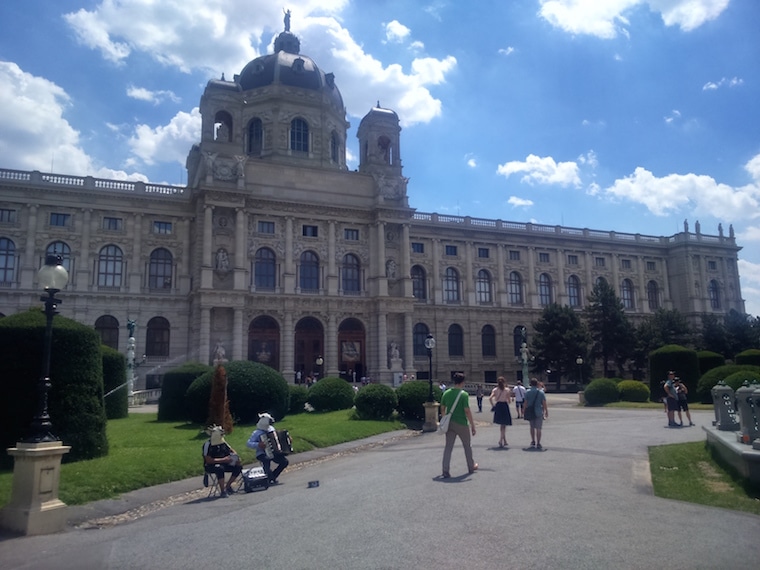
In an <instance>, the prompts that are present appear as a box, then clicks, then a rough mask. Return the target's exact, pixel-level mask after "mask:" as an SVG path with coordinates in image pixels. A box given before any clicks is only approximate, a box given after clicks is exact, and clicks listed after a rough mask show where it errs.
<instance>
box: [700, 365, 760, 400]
mask: <svg viewBox="0 0 760 570" xmlns="http://www.w3.org/2000/svg"><path fill="white" fill-rule="evenodd" d="M743 370H749V371H750V372H760V366H751V365H748V364H741V365H740V364H726V365H724V366H718V367H717V368H713V369H712V370H708V371H707V372H706V373H704V374H703V375H702V377H701V378H700V379H699V382H698V383H697V398H698V400H699V401H700V402H702V403H703V404H712V394H711V392H710V391H711V390H712V389H713V387H714V386H715V385H716V384H717V383H718V382H720V381H721V380H725V379H726V378H728V377H729V376H730V375H731V374H734V373H736V372H741V371H743Z"/></svg>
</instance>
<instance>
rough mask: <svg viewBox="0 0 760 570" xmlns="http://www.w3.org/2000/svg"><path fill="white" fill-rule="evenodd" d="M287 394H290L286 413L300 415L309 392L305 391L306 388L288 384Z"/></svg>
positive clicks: (307, 399)
mask: <svg viewBox="0 0 760 570" xmlns="http://www.w3.org/2000/svg"><path fill="white" fill-rule="evenodd" d="M288 392H289V393H290V408H289V410H288V413H289V414H300V413H301V412H303V411H304V404H306V402H308V401H309V391H308V390H307V389H306V386H301V385H298V386H296V385H295V384H289V385H288Z"/></svg>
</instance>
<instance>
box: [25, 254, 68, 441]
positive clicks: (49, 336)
mask: <svg viewBox="0 0 760 570" xmlns="http://www.w3.org/2000/svg"><path fill="white" fill-rule="evenodd" d="M37 279H38V280H39V283H40V285H42V287H43V289H44V290H45V293H47V295H43V296H42V297H40V301H42V302H44V303H45V320H46V323H45V337H44V338H45V340H44V343H43V349H42V350H43V352H42V377H41V378H40V381H39V383H38V385H37V413H36V414H35V416H34V418H33V419H32V425H31V427H30V430H29V436H28V437H27V438H26V439H25V440H24V442H26V443H40V442H44V441H58V438H57V437H56V436H54V435H53V433H52V430H53V424H52V422H51V421H50V415H49V414H48V391H49V390H50V387H51V386H52V383H51V382H50V353H51V350H52V341H53V317H54V316H55V315H57V314H58V311H56V308H57V306H58V305H59V304H60V303H61V300H60V299H56V298H55V296H56V294H57V293H58V292H59V291H60V290H61V289H63V288H64V287H65V286H66V284H67V283H68V282H69V273H68V271H66V268H65V267H64V266H63V265H62V264H61V256H60V255H58V256H56V255H48V256H47V258H46V259H45V265H43V266H42V268H41V269H40V270H39V272H38V273H37Z"/></svg>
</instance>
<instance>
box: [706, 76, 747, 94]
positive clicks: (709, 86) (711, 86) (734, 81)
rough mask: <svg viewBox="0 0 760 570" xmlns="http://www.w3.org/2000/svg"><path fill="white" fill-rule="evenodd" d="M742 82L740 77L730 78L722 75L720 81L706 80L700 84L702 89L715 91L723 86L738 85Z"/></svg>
mask: <svg viewBox="0 0 760 570" xmlns="http://www.w3.org/2000/svg"><path fill="white" fill-rule="evenodd" d="M743 84H744V79H742V78H741V77H732V78H731V79H726V78H725V77H722V78H721V79H720V81H718V82H715V81H708V82H707V83H705V84H704V85H703V86H702V91H715V90H716V89H719V88H721V87H723V86H727V87H738V86H739V85H743Z"/></svg>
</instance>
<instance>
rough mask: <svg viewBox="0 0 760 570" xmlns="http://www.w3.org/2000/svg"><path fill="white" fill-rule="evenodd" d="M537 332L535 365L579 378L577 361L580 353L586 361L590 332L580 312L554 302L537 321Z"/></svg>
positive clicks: (535, 334) (534, 335) (534, 345)
mask: <svg viewBox="0 0 760 570" xmlns="http://www.w3.org/2000/svg"><path fill="white" fill-rule="evenodd" d="M533 331H534V334H533V342H532V354H533V355H534V356H535V361H534V368H535V369H537V370H538V369H540V370H551V371H552V372H553V373H559V374H560V376H566V377H567V378H568V379H575V376H576V375H577V374H578V365H577V364H576V363H575V360H576V359H577V358H578V357H579V356H580V357H581V358H583V361H584V364H585V362H586V360H587V356H586V353H587V351H588V344H589V336H588V331H587V330H586V326H585V325H584V324H583V321H581V319H580V317H579V316H578V314H577V313H576V312H575V311H573V309H571V308H570V307H568V306H559V305H558V304H556V303H553V304H551V305H549V306H547V307H546V308H545V309H544V312H543V313H542V314H541V317H540V318H539V319H538V321H536V322H535V323H533ZM586 366H588V365H586Z"/></svg>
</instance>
